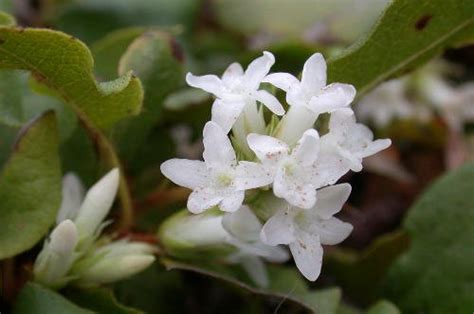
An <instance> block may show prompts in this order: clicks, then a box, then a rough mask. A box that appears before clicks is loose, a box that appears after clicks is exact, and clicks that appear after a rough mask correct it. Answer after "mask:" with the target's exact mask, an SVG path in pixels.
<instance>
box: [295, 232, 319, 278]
mask: <svg viewBox="0 0 474 314" xmlns="http://www.w3.org/2000/svg"><path fill="white" fill-rule="evenodd" d="M290 251H291V254H292V255H293V258H294V260H295V264H296V267H298V269H299V271H300V272H301V273H302V274H303V276H305V277H306V279H308V280H310V281H315V280H316V279H318V277H319V274H320V273H321V265H322V263H323V248H322V246H321V243H320V242H319V237H318V236H313V235H310V234H308V233H305V232H299V233H298V236H297V240H296V241H295V242H293V243H291V244H290Z"/></svg>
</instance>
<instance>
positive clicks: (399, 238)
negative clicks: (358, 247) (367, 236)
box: [324, 231, 408, 305]
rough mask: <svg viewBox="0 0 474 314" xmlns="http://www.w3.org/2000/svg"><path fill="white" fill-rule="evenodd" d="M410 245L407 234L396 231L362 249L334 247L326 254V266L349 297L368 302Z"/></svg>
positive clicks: (372, 298)
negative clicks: (394, 262) (396, 260)
mask: <svg viewBox="0 0 474 314" xmlns="http://www.w3.org/2000/svg"><path fill="white" fill-rule="evenodd" d="M407 247H408V237H407V235H406V233H404V232H403V231H396V232H393V233H390V234H386V235H383V236H381V237H380V238H378V239H376V240H375V241H374V243H372V244H371V245H370V246H369V247H368V248H366V249H365V250H364V251H362V252H358V251H355V250H351V249H346V248H333V249H332V250H330V251H328V252H327V254H325V264H324V267H325V270H326V271H327V272H328V273H329V274H331V276H333V277H334V278H335V279H336V282H337V284H338V285H339V286H341V288H343V289H344V292H345V293H346V294H347V295H348V296H350V297H352V298H353V299H354V300H357V302H358V303H360V304H366V305H368V304H370V303H371V302H373V301H374V300H375V299H376V297H378V295H379V294H380V284H381V281H382V279H383V278H384V276H385V275H386V273H387V272H388V269H389V267H390V266H391V264H392V263H393V261H394V260H395V258H397V257H398V256H400V255H401V254H402V253H403V252H405V251H406V250H407Z"/></svg>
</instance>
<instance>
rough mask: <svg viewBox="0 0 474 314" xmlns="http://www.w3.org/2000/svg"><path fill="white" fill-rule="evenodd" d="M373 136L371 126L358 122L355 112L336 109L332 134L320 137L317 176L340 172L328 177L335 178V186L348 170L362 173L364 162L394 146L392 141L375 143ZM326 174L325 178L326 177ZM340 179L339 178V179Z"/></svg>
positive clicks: (386, 140)
mask: <svg viewBox="0 0 474 314" xmlns="http://www.w3.org/2000/svg"><path fill="white" fill-rule="evenodd" d="M373 138H374V134H373V133H372V131H370V129H369V128H368V127H366V126H365V125H363V124H360V123H356V119H355V116H354V112H353V111H352V110H351V109H349V108H343V109H340V110H337V111H335V112H333V113H332V114H331V118H330V120H329V133H327V134H325V135H324V136H322V137H321V157H322V159H321V162H320V163H319V165H318V170H317V172H318V173H320V174H321V173H326V172H327V171H328V170H325V168H326V169H336V172H337V169H340V170H341V171H342V174H341V173H338V174H336V173H334V174H330V175H327V176H326V177H333V180H329V182H328V184H331V183H334V182H335V181H334V178H335V177H338V176H339V177H340V176H342V175H343V174H344V173H346V172H347V171H348V170H349V169H351V170H352V171H361V170H362V159H363V158H365V157H368V156H371V155H374V154H376V153H378V152H379V151H381V150H384V149H386V148H387V147H389V146H390V145H391V143H392V142H391V141H390V140H389V139H381V140H375V141H374V140H373ZM324 176H325V175H322V177H324ZM336 180H337V179H336Z"/></svg>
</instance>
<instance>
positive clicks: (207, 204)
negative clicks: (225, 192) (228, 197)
mask: <svg viewBox="0 0 474 314" xmlns="http://www.w3.org/2000/svg"><path fill="white" fill-rule="evenodd" d="M222 199H223V197H222V196H221V195H217V194H216V193H215V191H213V190H211V189H209V188H197V189H195V190H194V191H193V192H192V193H191V195H189V198H188V204H187V207H188V210H189V211H190V212H191V213H193V214H200V213H202V212H204V211H205V210H207V209H209V208H211V207H214V206H216V205H217V204H219V202H220V201H221V200H222Z"/></svg>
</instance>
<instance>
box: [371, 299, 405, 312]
mask: <svg viewBox="0 0 474 314" xmlns="http://www.w3.org/2000/svg"><path fill="white" fill-rule="evenodd" d="M400 313H401V312H400V310H399V309H398V308H397V307H396V306H395V305H393V304H392V303H390V302H388V301H385V300H383V301H379V302H377V303H376V304H374V305H372V306H371V307H370V308H369V309H368V311H367V314H400Z"/></svg>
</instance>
